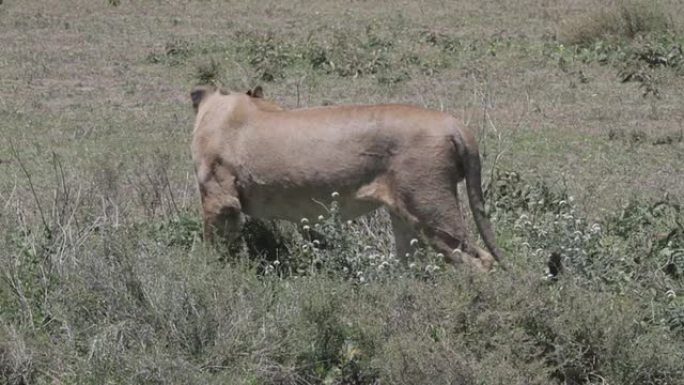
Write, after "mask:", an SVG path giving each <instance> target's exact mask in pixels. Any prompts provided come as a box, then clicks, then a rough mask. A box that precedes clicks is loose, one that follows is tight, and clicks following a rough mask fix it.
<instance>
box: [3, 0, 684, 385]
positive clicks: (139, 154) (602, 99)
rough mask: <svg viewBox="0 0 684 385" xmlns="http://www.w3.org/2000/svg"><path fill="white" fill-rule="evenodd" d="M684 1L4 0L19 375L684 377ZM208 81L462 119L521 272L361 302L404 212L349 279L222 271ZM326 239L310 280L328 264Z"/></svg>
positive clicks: (414, 279) (410, 286) (15, 378)
mask: <svg viewBox="0 0 684 385" xmlns="http://www.w3.org/2000/svg"><path fill="white" fill-rule="evenodd" d="M683 7H684V6H683V5H682V3H681V2H679V1H676V0H662V1H658V2H656V3H652V2H638V1H614V2H611V3H610V4H609V5H608V6H606V5H605V2H603V1H598V0H576V1H556V0H554V1H549V0H516V1H513V2H501V1H498V0H486V1H474V0H473V1H460V2H447V1H438V0H426V1H421V2H409V3H405V4H404V3H402V4H399V3H397V2H394V1H379V2H377V1H376V2H355V1H351V2H339V1H332V0H323V1H318V2H315V3H311V2H303V1H299V0H287V1H280V2H275V1H261V2H239V3H230V4H228V3H226V2H224V1H218V0H209V1H194V0H193V1H169V2H164V3H159V2H154V3H150V2H132V1H127V0H120V1H118V0H117V1H109V2H92V1H85V0H74V1H71V2H63V1H58V0H49V1H44V2H18V1H5V2H3V3H2V4H0V41H2V45H1V46H0V73H2V76H1V77H0V121H2V122H3V123H2V127H1V128H0V130H1V131H2V135H0V382H3V381H4V382H6V383H9V384H29V383H47V382H51V383H155V384H163V383H198V384H199V383H202V384H205V383H236V384H240V383H242V384H309V383H336V384H341V383H345V384H373V383H375V384H378V383H406V384H419V383H464V384H469V383H499V382H503V381H505V382H507V383H520V384H523V383H538V384H547V383H583V384H589V383H600V382H602V381H605V382H607V383H625V384H642V383H651V384H665V383H670V384H678V383H682V378H684V375H683V374H682V372H681V361H682V357H681V352H682V351H683V350H682V343H683V342H682V341H684V340H682V329H681V328H682V325H684V310H682V309H683V307H682V302H681V298H682V287H683V285H684V284H683V283H682V278H681V269H684V266H681V262H680V261H681V260H684V257H682V254H681V253H682V251H681V250H682V240H683V239H684V237H682V232H681V214H678V213H681V211H677V207H681V206H678V205H681V197H682V195H683V194H684V141H683V140H682V139H681V138H682V132H683V130H684V127H683V126H682V121H684V110H683V109H682V105H683V104H684V81H683V80H682V79H683V78H682V76H681V75H682V71H683V67H684V66H683V65H682V63H684V61H683V60H682V59H681V55H679V56H677V54H676V50H674V48H676V47H678V46H679V47H681V45H682V44H683V43H684V39H683V37H682V35H681V27H682V25H684V23H683V21H682V15H684V9H683ZM597 10H601V11H598V12H597ZM559 25H561V30H560V31H559V29H558V26H559ZM672 52H674V53H675V54H674V56H668V55H670V53H672ZM642 56H643V57H644V58H645V59H643V58H642ZM663 57H664V58H666V59H668V62H667V65H662V64H655V65H651V63H650V62H649V61H651V62H656V61H657V60H656V59H658V60H659V59H660V58H663ZM323 59H326V60H323ZM331 61H332V62H334V63H335V66H334V67H333V66H332V65H331V64H330V62H331ZM622 63H627V64H629V66H626V65H625V66H623V65H622ZM625 71H631V72H629V73H630V74H632V75H633V77H635V78H638V79H640V80H639V81H630V82H625V83H622V82H621V81H622V79H623V78H624V77H625V75H624V74H625ZM198 79H202V80H205V81H207V80H210V81H215V82H217V83H220V84H222V85H223V86H225V87H227V88H230V89H234V90H246V89H248V88H250V87H251V86H253V85H255V84H257V83H260V84H263V85H264V86H265V90H266V95H267V97H269V98H273V99H276V100H277V101H278V102H280V103H282V104H283V105H285V106H287V107H297V106H302V107H304V106H314V105H321V104H325V103H334V104H342V103H376V102H377V103H379V102H408V103H414V104H418V105H423V106H427V107H431V108H436V109H443V110H446V111H449V112H451V113H453V114H454V115H456V116H459V117H460V118H461V119H462V120H463V122H464V124H465V125H467V126H469V127H470V128H472V129H473V130H474V131H475V132H476V133H477V136H478V138H479V139H480V142H481V146H482V149H483V152H484V154H485V155H486V156H485V162H484V165H485V171H486V175H487V178H485V179H486V180H487V181H492V182H494V183H493V184H492V186H491V188H490V196H489V199H490V202H489V203H490V208H491V212H492V214H493V215H494V218H495V220H496V223H495V225H496V227H497V230H498V231H499V239H500V243H501V244H502V246H503V247H504V249H505V250H506V251H507V252H508V254H509V255H510V259H511V265H512V268H513V273H512V274H511V275H510V276H504V275H501V274H498V273H497V274H495V275H488V276H471V275H470V274H468V273H467V272H463V271H453V270H452V269H449V270H448V271H446V272H440V273H436V274H433V273H434V271H433V270H432V269H434V266H435V264H433V262H434V261H432V260H428V261H426V262H425V263H426V266H425V268H428V266H431V267H430V269H428V270H430V271H431V273H424V274H423V273H421V274H416V272H415V271H408V270H406V269H403V268H402V267H396V268H395V269H394V270H392V271H390V272H388V273H387V274H384V275H383V274H377V275H376V276H372V277H371V275H369V279H370V278H373V279H374V280H372V282H371V283H370V284H364V285H360V284H359V282H358V280H354V278H350V276H349V272H347V273H344V274H343V273H340V272H341V271H342V270H341V265H343V264H345V263H346V264H347V265H349V266H353V267H354V268H357V269H360V270H363V269H367V271H375V270H373V268H374V266H373V265H371V263H374V262H373V261H372V260H371V259H369V258H367V257H368V253H365V254H364V252H363V251H362V250H363V246H364V245H372V246H373V248H372V251H373V253H377V254H378V255H380V254H387V250H388V249H389V246H390V245H389V238H388V236H387V232H388V228H387V223H386V220H383V217H374V218H371V219H370V220H368V222H367V223H366V224H367V225H368V226H364V225H363V224H362V225H354V226H351V227H344V228H343V231H341V230H334V228H333V230H331V232H332V233H333V234H332V235H333V236H334V237H337V238H335V239H338V240H339V241H340V243H341V244H344V245H347V246H345V247H346V248H345V249H344V250H345V253H346V254H345V253H343V252H339V253H335V251H329V252H326V253H327V254H326V253H322V254H321V258H323V259H326V258H327V260H328V262H329V266H328V267H329V271H322V272H319V273H316V274H310V275H307V274H303V273H298V272H296V271H295V272H294V274H292V275H291V276H288V275H287V274H285V272H284V271H280V273H282V276H278V275H270V276H269V275H268V274H266V273H267V272H268V271H271V272H272V271H275V270H277V269H276V268H274V267H273V265H272V264H271V265H269V263H271V262H272V261H266V262H268V263H266V262H264V261H262V263H261V264H255V263H253V262H251V261H247V260H246V259H240V260H239V261H232V262H230V263H225V261H224V262H220V259H221V258H219V256H218V255H217V254H215V253H214V252H212V251H208V250H205V249H204V248H203V247H202V245H201V243H200V242H199V238H198V233H199V220H198V215H197V205H198V197H197V193H196V188H195V185H194V180H193V178H194V177H193V175H192V165H191V164H190V159H189V158H190V156H189V138H190V135H191V133H190V131H191V127H192V119H193V116H192V109H191V107H190V103H189V100H188V95H187V93H188V90H189V89H190V88H191V86H192V85H194V83H196V82H197V81H198ZM655 91H657V92H655ZM495 159H496V167H497V168H498V169H500V170H503V171H505V170H517V171H518V172H519V173H520V174H521V175H522V177H523V180H524V181H526V182H525V183H522V182H521V183H518V182H515V183H513V182H511V180H510V179H507V178H508V177H505V175H509V174H505V173H501V174H497V173H493V172H490V171H492V169H493V167H494V165H495ZM501 175H504V177H502V176H501ZM29 177H30V183H29ZM490 178H491V179H490ZM510 178H512V177H510ZM545 194H546V195H545ZM666 195H668V196H669V198H667V199H664V198H663V197H664V196H666ZM571 196H572V197H574V203H573V204H572V210H573V211H572V212H568V211H565V210H566V209H567V206H564V205H562V204H561V203H560V202H561V201H563V202H566V203H567V200H569V199H570V198H569V197H571ZM542 198H544V199H543V200H544V203H543V204H541V206H543V207H542V208H535V207H537V206H534V205H536V204H537V203H536V202H539V201H540V200H542ZM633 199H634V200H636V202H637V203H635V204H633V205H630V206H626V208H625V204H626V202H628V201H630V200H633ZM660 200H664V202H666V203H667V204H656V203H657V202H658V201H660ZM533 201H534V202H533ZM533 206H534V207H533ZM561 206H562V207H561ZM523 214H524V215H525V216H527V218H528V219H529V221H524V220H523V219H522V218H523V216H522V215H523ZM561 215H562V216H561ZM595 220H600V221H601V223H602V224H605V225H609V226H608V227H609V228H605V231H603V232H600V233H598V234H599V235H596V234H595V233H592V232H591V231H590V229H591V224H592V223H593V221H595ZM528 222H529V223H528ZM369 229H370V230H369ZM577 233H579V238H578V235H577ZM592 234H593V235H592ZM585 236H586V239H585V238H582V237H585ZM578 239H579V240H578ZM299 242H300V243H297V242H295V244H294V245H288V246H289V247H291V251H292V250H294V251H292V254H293V255H294V257H293V260H292V261H290V262H291V263H290V262H289V264H288V265H287V266H291V267H294V268H296V267H302V266H305V267H307V268H309V267H310V265H311V260H310V259H307V258H309V256H310V254H304V253H302V251H301V246H302V244H301V240H300V241H299ZM561 246H562V247H563V248H564V249H563V250H564V251H563V253H564V255H563V258H564V259H563V260H564V261H565V262H567V263H568V269H569V272H570V274H568V275H567V276H566V277H564V278H562V279H561V281H560V282H557V283H556V284H552V283H550V282H548V281H546V280H544V279H542V276H543V272H544V265H545V261H546V258H547V254H548V252H550V251H551V250H555V249H558V248H560V247H561ZM348 255H350V256H352V257H354V258H352V261H351V262H349V261H348V260H346V259H345V258H344V257H345V256H348ZM305 257H306V258H305ZM679 258H681V259H679ZM678 264H679V265H678ZM282 265H285V261H283V264H282ZM269 266H270V267H271V268H273V269H274V270H268V268H269ZM345 266H346V265H345ZM437 266H442V267H443V265H439V264H437ZM671 266H675V267H674V268H673V267H671ZM281 269H283V268H281ZM672 269H674V270H672ZM678 269H679V270H678ZM421 271H422V270H421ZM423 272H424V271H423ZM289 273H292V272H289ZM352 273H353V272H352ZM678 274H679V275H678ZM295 276H296V277H297V278H295ZM653 352H656V353H657V354H653ZM326 381H327V382H326Z"/></svg>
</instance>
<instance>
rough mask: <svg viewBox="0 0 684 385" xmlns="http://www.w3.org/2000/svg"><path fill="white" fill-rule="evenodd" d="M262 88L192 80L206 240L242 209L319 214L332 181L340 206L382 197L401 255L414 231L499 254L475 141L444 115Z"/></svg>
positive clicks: (374, 204)
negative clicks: (468, 217)
mask: <svg viewBox="0 0 684 385" xmlns="http://www.w3.org/2000/svg"><path fill="white" fill-rule="evenodd" d="M262 96H263V94H262V92H261V90H260V89H259V90H258V92H249V93H248V94H244V93H224V92H219V91H218V90H217V89H215V88H214V87H197V88H195V89H194V90H193V91H192V92H191V98H192V103H193V106H194V108H195V112H196V120H195V127H194V133H193V140H192V157H193V160H194V163H195V172H196V176H197V182H198V184H199V190H200V195H201V200H202V209H203V217H204V238H205V240H211V239H212V237H213V236H214V235H215V233H216V232H218V233H220V234H221V235H223V236H225V237H226V238H227V239H229V240H230V239H231V238H234V237H235V236H237V235H238V234H239V230H240V227H241V226H242V223H243V213H244V214H248V215H250V216H252V217H256V218H274V219H286V220H291V221H297V220H299V219H301V218H304V217H306V218H317V217H318V215H319V214H324V213H325V208H324V207H323V206H322V205H321V204H320V202H328V201H329V199H330V196H331V194H332V193H333V192H337V193H338V194H339V197H338V198H337V199H338V202H339V204H340V210H341V213H342V216H343V217H347V218H353V217H357V216H359V215H362V214H365V213H368V212H369V211H371V210H374V209H376V208H378V207H379V206H385V207H387V209H388V210H389V212H390V217H391V221H392V228H393V231H394V236H395V242H396V251H397V255H398V256H400V257H403V256H405V255H406V253H408V252H409V251H410V242H411V239H413V238H417V235H418V233H419V232H421V231H422V232H423V233H424V234H425V236H426V237H427V239H428V240H429V242H430V243H431V244H432V246H433V247H435V248H436V249H437V250H438V251H439V252H441V253H443V254H444V255H445V256H447V258H448V259H449V260H450V261H452V262H454V263H459V262H466V263H470V264H473V265H475V266H476V267H478V268H481V269H483V270H489V269H490V268H491V267H492V265H493V262H494V259H496V260H497V261H498V260H500V259H501V252H500V251H499V250H498V248H497V247H496V244H495V242H494V233H493V231H492V227H491V225H490V223H489V220H488V219H487V218H486V216H485V212H484V205H483V197H482V188H481V186H480V183H481V182H480V156H479V152H478V147H477V143H476V142H475V139H474V138H473V135H472V134H471V133H470V131H468V130H467V129H466V128H465V127H462V126H461V125H460V124H459V123H458V121H457V120H456V119H455V118H454V117H452V116H450V115H448V114H445V113H441V112H437V111H431V110H427V109H423V108H419V107H412V106H408V105H359V106H339V107H318V108H307V109H297V110H287V111H286V110H284V109H282V108H281V107H280V106H278V105H277V104H275V103H272V102H269V101H266V100H264V99H263V97H262ZM464 178H465V180H466V184H467V191H468V198H469V201H470V207H471V210H472V212H473V216H474V218H475V223H476V224H477V228H478V230H479V231H480V234H481V235H482V239H483V240H484V243H485V244H486V245H487V248H488V249H489V251H490V252H491V254H489V253H488V252H486V251H484V250H482V249H481V248H479V247H477V246H476V245H475V244H472V243H469V242H468V241H467V237H466V228H465V225H464V223H463V216H462V214H461V208H460V204H459V199H458V194H457V188H456V187H457V184H458V182H460V181H462V180H463V179H464ZM492 256H493V258H492Z"/></svg>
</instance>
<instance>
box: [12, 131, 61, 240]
mask: <svg viewBox="0 0 684 385" xmlns="http://www.w3.org/2000/svg"><path fill="white" fill-rule="evenodd" d="M10 151H11V152H12V155H13V156H14V158H15V159H16V160H17V162H18V163H19V167H20V168H21V171H23V173H24V175H25V176H26V179H27V180H28V184H29V188H30V189H31V195H32V196H33V199H34V200H35V201H36V206H38V213H39V214H40V219H41V220H42V221H43V228H44V230H45V232H46V234H47V236H48V238H50V237H51V236H52V232H51V231H50V226H49V225H48V222H47V219H45V212H44V211H43V207H42V206H41V205H40V199H38V194H37V193H36V189H35V188H34V186H33V181H32V180H31V173H29V171H28V169H27V168H26V165H24V162H22V160H21V157H20V156H19V152H18V151H17V148H16V147H15V146H14V141H13V140H12V139H11V138H10Z"/></svg>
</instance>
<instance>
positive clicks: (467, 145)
mask: <svg viewBox="0 0 684 385" xmlns="http://www.w3.org/2000/svg"><path fill="white" fill-rule="evenodd" d="M464 136H465V137H463V143H462V146H459V145H458V143H456V142H455V140H454V145H455V146H456V147H457V148H458V149H459V150H461V151H459V152H460V155H461V161H462V162H463V166H464V171H465V180H466V190H467V191H468V202H469V203H470V210H471V211H472V212H473V217H474V219H475V224H476V225H477V229H478V231H479V232H480V235H481V236H482V240H483V241H484V243H485V245H486V246H487V249H488V250H489V252H490V253H492V256H493V257H494V259H496V261H497V262H499V264H500V265H501V267H502V268H503V269H505V266H504V265H503V264H502V262H501V260H502V255H503V254H502V253H501V251H500V250H499V248H498V247H497V246H496V241H495V237H494V230H493V229H492V225H491V223H490V222H489V219H488V218H487V215H486V214H485V209H484V195H483V194H482V177H481V174H480V172H481V171H480V170H481V164H480V152H479V150H478V147H477V143H476V142H475V140H474V138H472V137H471V136H470V135H467V134H466V135H464ZM452 140H453V139H452Z"/></svg>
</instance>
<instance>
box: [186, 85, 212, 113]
mask: <svg viewBox="0 0 684 385" xmlns="http://www.w3.org/2000/svg"><path fill="white" fill-rule="evenodd" d="M214 91H216V89H215V88H214V87H212V86H197V87H195V88H193V89H192V91H190V99H191V100H192V108H194V109H195V112H197V110H198V109H199V106H200V104H202V101H203V100H204V98H206V97H207V96H209V95H210V94H211V93H213V92H214Z"/></svg>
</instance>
